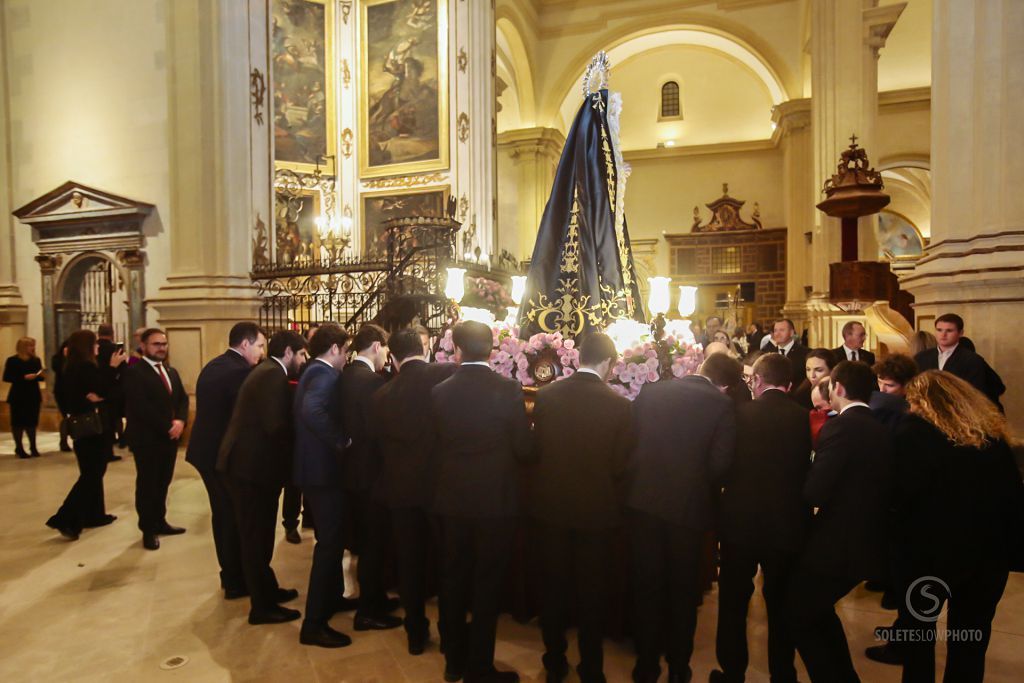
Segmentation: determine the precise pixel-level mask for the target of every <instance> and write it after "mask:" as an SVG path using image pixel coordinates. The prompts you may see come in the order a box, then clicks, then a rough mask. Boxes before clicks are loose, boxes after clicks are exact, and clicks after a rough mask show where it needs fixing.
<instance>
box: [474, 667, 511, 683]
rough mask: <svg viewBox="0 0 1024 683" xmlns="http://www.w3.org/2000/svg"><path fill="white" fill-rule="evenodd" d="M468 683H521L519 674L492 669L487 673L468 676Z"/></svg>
mask: <svg viewBox="0 0 1024 683" xmlns="http://www.w3.org/2000/svg"><path fill="white" fill-rule="evenodd" d="M466 683H519V674H517V673H516V672H515V671H498V670H497V669H491V670H490V671H488V672H487V673H483V674H474V675H472V676H466Z"/></svg>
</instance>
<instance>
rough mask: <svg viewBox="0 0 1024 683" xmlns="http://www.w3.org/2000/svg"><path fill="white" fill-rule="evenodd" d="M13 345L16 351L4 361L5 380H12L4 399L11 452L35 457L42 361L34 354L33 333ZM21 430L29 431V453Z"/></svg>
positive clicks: (40, 401) (40, 397) (40, 402)
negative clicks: (12, 442)
mask: <svg viewBox="0 0 1024 683" xmlns="http://www.w3.org/2000/svg"><path fill="white" fill-rule="evenodd" d="M15 348H16V350H17V353H16V354H15V355H13V356H11V357H10V358H8V359H7V363H5V364H4V381H5V382H10V383H11V390H10V391H8V392H7V403H9V404H10V406H11V432H12V433H13V434H14V454H15V455H17V456H18V457H19V458H28V457H33V458H38V457H39V451H38V449H36V427H38V426H39V408H40V407H41V406H42V404H43V395H42V393H41V392H40V391H39V383H40V382H42V381H43V364H42V362H41V361H40V360H39V358H38V357H37V356H36V340H35V339H33V338H32V337H22V338H21V339H19V340H18V345H17V346H16V347H15ZM23 433H26V434H28V447H29V452H28V453H26V452H25V449H24V448H23V447H22V445H21V435H22V434H23Z"/></svg>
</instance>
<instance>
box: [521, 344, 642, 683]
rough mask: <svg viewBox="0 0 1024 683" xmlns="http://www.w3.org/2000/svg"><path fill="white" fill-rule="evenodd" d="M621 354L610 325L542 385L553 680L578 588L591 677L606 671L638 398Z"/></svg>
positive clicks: (560, 671) (545, 627)
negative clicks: (618, 535) (617, 382)
mask: <svg viewBox="0 0 1024 683" xmlns="http://www.w3.org/2000/svg"><path fill="white" fill-rule="evenodd" d="M618 358H619V354H618V352H617V351H616V350H615V344H614V343H613V342H612V340H611V339H610V338H609V337H608V336H607V335H604V334H601V333H599V332H592V333H590V334H589V335H587V336H586V337H585V338H584V339H583V342H582V344H581V345H580V369H579V370H578V371H577V372H576V374H575V375H573V376H571V377H569V378H568V379H565V380H563V381H559V382H555V383H554V384H550V385H548V386H546V387H544V388H543V389H541V390H540V391H539V392H538V393H537V402H536V403H535V404H534V409H533V420H534V452H535V454H536V457H537V459H538V460H539V467H538V469H537V472H536V480H535V488H534V491H533V493H534V495H533V499H532V501H531V502H532V504H531V509H530V512H531V516H532V517H533V518H534V519H536V520H537V521H538V522H539V525H540V548H541V557H540V561H541V566H542V572H543V577H544V578H543V582H544V583H543V603H542V608H541V631H542V633H543V635H544V646H545V649H546V652H545V654H544V667H545V668H546V669H547V671H548V676H547V679H548V681H555V682H558V681H562V680H564V679H565V677H566V676H567V675H568V673H569V663H568V660H567V659H566V656H565V651H566V647H567V643H566V639H565V630H566V628H567V627H568V626H569V612H570V604H571V602H572V598H573V596H574V595H575V597H576V600H575V603H576V604H575V608H576V609H575V612H576V615H577V621H578V625H579V651H580V664H579V666H578V667H577V673H579V676H580V680H581V681H584V683H589V682H591V681H603V680H604V672H603V667H604V665H603V653H602V644H601V641H602V638H603V637H604V619H605V614H604V608H605V606H606V605H607V602H608V592H609V586H608V556H609V554H610V553H611V547H610V541H611V536H612V530H613V529H614V528H615V527H617V526H619V525H621V523H622V502H623V493H624V477H625V474H626V463H627V459H628V457H629V452H630V450H631V449H632V445H633V443H632V440H633V424H632V422H633V420H632V408H631V406H630V403H629V401H628V400H627V399H626V398H624V397H622V396H619V395H618V394H616V393H615V392H614V391H612V389H611V387H609V386H608V385H607V384H606V383H605V382H606V380H607V379H608V375H609V374H610V373H611V369H612V367H613V366H614V365H615V362H616V361H617V360H618Z"/></svg>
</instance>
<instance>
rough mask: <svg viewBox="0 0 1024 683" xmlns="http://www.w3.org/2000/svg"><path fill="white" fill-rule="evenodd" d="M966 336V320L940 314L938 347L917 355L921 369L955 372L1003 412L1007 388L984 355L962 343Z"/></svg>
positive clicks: (954, 315)
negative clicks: (1002, 401)
mask: <svg viewBox="0 0 1024 683" xmlns="http://www.w3.org/2000/svg"><path fill="white" fill-rule="evenodd" d="M963 334H964V319H963V318H961V317H960V316H958V315H956V314H955V313H946V314H944V315H940V316H939V317H938V318H936V319H935V340H936V341H937V342H938V346H937V347H936V348H934V349H927V350H925V351H922V352H921V353H919V354H917V356H915V357H914V360H915V361H917V367H918V368H920V370H921V371H922V372H924V371H925V370H945V371H946V372H951V373H953V374H954V375H956V376H957V377H959V378H960V379H962V380H964V381H965V382H967V383H969V384H970V385H971V386H973V387H974V388H975V389H977V390H978V391H980V392H981V393H983V394H985V395H986V396H988V398H989V400H990V401H992V402H993V403H995V404H996V406H998V407H999V410H1002V409H1003V406H1002V404H1001V403H1000V402H999V397H1000V396H1002V395H1003V394H1004V393H1005V392H1006V385H1005V384H1003V380H1002V379H1001V378H1000V377H999V375H998V373H996V371H995V370H993V369H992V368H991V367H990V366H989V364H988V362H986V361H985V359H984V358H983V357H982V356H980V355H979V354H977V353H975V352H974V351H971V350H969V349H967V348H965V345H964V344H961V343H960V340H961V337H963Z"/></svg>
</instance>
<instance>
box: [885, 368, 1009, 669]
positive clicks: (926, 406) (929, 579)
mask: <svg viewBox="0 0 1024 683" xmlns="http://www.w3.org/2000/svg"><path fill="white" fill-rule="evenodd" d="M906 398H907V402H908V403H909V405H910V414H909V416H908V417H907V418H906V419H905V420H903V421H902V423H901V424H900V426H899V427H898V428H897V431H896V434H895V440H896V441H895V446H896V448H895V451H894V452H895V456H894V463H893V467H894V484H895V494H896V499H895V509H896V523H897V525H898V527H897V529H898V532H899V533H900V534H901V537H902V539H901V540H902V542H901V544H900V547H902V548H903V551H904V552H905V553H906V554H905V557H904V558H903V561H902V562H901V566H903V567H905V571H906V576H905V577H904V578H905V582H904V584H903V585H906V586H909V588H908V590H907V594H906V599H907V605H906V607H907V611H908V612H909V619H908V624H910V625H911V626H910V628H908V629H907V630H908V631H909V633H907V634H899V635H900V638H901V639H903V640H904V641H905V642H906V649H905V654H904V660H903V681H904V683H917V682H918V681H928V683H933V682H934V680H935V636H936V633H935V622H936V620H937V619H938V618H939V616H940V614H941V612H942V608H943V604H944V603H946V604H947V605H948V609H949V613H948V626H947V628H948V629H949V634H947V637H946V638H945V640H946V641H947V655H946V672H945V676H944V677H943V680H944V681H946V683H973V682H975V681H977V682H979V683H980V681H982V680H983V679H984V677H985V651H986V650H987V648H988V642H989V636H990V635H991V632H992V618H993V616H994V615H995V612H996V605H998V604H999V599H1000V598H1001V597H1002V595H1003V589H1004V588H1005V587H1006V579H1007V575H1008V573H1009V571H1010V568H1011V566H1017V567H1018V568H1019V564H1018V563H1019V560H1020V552H1021V543H1022V534H1024V484H1022V483H1021V473H1020V471H1019V470H1018V469H1017V465H1016V462H1015V461H1014V457H1013V453H1012V452H1011V450H1010V446H1009V441H1010V435H1009V430H1008V427H1007V423H1006V418H1005V417H1004V416H1003V414H1002V413H1000V412H999V411H998V410H997V409H996V407H995V406H994V405H993V404H992V402H991V401H989V400H988V399H987V398H986V397H985V396H984V395H983V394H982V393H981V392H979V391H978V390H977V389H975V388H974V387H972V386H971V385H969V384H968V383H967V382H965V381H963V380H961V379H960V378H958V377H955V376H954V375H952V374H950V373H947V372H942V371H939V370H928V371H926V372H924V373H922V374H920V375H918V376H917V377H915V378H914V379H913V380H911V381H910V383H909V384H908V385H907V395H906Z"/></svg>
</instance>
